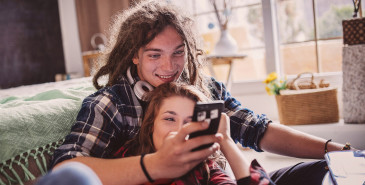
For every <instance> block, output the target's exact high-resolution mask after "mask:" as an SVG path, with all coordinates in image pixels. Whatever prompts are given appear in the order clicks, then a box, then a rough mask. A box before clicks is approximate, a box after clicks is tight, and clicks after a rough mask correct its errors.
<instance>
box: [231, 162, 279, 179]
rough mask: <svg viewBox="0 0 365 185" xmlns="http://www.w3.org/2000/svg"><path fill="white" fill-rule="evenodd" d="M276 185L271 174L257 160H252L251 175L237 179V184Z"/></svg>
mask: <svg viewBox="0 0 365 185" xmlns="http://www.w3.org/2000/svg"><path fill="white" fill-rule="evenodd" d="M258 184H260V185H269V184H271V185H274V184H275V183H274V182H272V180H271V179H270V177H269V175H268V174H267V173H266V171H265V170H264V169H263V168H262V167H261V166H260V164H259V163H258V162H257V161H256V159H255V160H253V161H252V162H251V166H250V176H248V177H245V178H241V179H238V180H237V185H258Z"/></svg>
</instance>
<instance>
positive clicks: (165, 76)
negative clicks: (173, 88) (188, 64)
mask: <svg viewBox="0 0 365 185" xmlns="http://www.w3.org/2000/svg"><path fill="white" fill-rule="evenodd" d="M171 77H172V76H171V75H170V76H160V78H171Z"/></svg>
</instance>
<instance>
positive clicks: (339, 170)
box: [324, 150, 365, 185]
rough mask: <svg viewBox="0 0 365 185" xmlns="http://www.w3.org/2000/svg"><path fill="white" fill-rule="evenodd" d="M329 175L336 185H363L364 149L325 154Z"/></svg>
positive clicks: (364, 172) (364, 171)
mask: <svg viewBox="0 0 365 185" xmlns="http://www.w3.org/2000/svg"><path fill="white" fill-rule="evenodd" d="M324 157H325V159H326V162H327V164H328V168H329V170H330V177H331V179H332V181H333V184H336V185H350V184H351V185H365V150H362V151H361V150H359V151H333V152H328V153H326V154H325V156H324Z"/></svg>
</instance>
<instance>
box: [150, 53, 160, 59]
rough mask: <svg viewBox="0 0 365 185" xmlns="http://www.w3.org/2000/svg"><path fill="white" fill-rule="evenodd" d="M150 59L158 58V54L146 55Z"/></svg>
mask: <svg viewBox="0 0 365 185" xmlns="http://www.w3.org/2000/svg"><path fill="white" fill-rule="evenodd" d="M148 56H149V57H150V58H154V59H155V58H159V57H160V55H159V54H155V55H148Z"/></svg>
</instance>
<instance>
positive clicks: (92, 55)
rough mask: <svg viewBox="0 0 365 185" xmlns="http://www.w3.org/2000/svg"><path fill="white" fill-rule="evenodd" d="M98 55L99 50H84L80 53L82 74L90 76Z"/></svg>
mask: <svg viewBox="0 0 365 185" xmlns="http://www.w3.org/2000/svg"><path fill="white" fill-rule="evenodd" d="M99 56H100V51H85V52H83V53H82V61H83V65H84V76H85V77H86V76H90V75H92V73H93V72H94V71H93V70H95V67H96V61H97V59H98V57H99Z"/></svg>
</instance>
